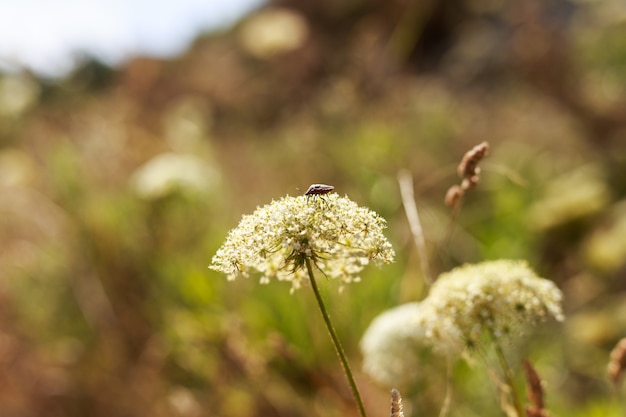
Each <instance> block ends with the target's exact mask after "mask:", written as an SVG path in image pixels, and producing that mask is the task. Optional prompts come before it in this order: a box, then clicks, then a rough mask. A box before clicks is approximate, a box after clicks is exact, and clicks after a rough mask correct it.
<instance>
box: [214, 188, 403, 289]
mask: <svg viewBox="0 0 626 417" xmlns="http://www.w3.org/2000/svg"><path fill="white" fill-rule="evenodd" d="M385 227H386V222H385V220H384V219H383V218H382V217H380V216H379V215H378V214H376V213H374V212H373V211H371V210H369V209H367V208H365V207H359V206H358V205H357V204H356V203H355V202H353V201H351V200H350V199H348V198H346V197H340V196H339V195H337V194H336V193H333V194H328V195H325V196H323V197H321V196H298V197H290V196H287V197H283V198H282V199H280V200H278V201H273V202H272V203H270V204H268V205H265V206H263V207H260V208H257V210H256V211H255V212H254V213H253V214H251V215H246V216H244V217H243V218H242V219H241V222H240V223H239V225H238V226H237V227H236V228H235V229H233V230H231V231H230V233H229V234H228V236H227V238H226V242H225V243H224V244H223V245H222V247H221V248H220V249H219V250H218V251H217V253H216V255H215V256H214V257H213V261H212V264H211V265H210V266H209V267H210V268H211V269H214V270H216V271H219V272H223V273H225V274H227V275H228V278H229V279H230V280H232V279H235V278H236V277H237V276H244V277H247V276H249V275H250V274H251V273H259V274H260V275H261V282H262V283H268V282H269V281H270V280H271V279H273V278H275V279H277V280H279V281H291V283H292V290H294V289H297V288H299V287H300V286H301V284H302V281H303V280H307V279H308V274H307V271H306V268H304V266H305V262H306V260H309V261H311V262H312V263H314V265H315V266H317V268H319V269H320V270H321V271H322V272H323V273H324V274H325V275H326V276H327V277H329V278H337V279H340V280H341V281H342V282H343V283H349V282H353V281H358V280H359V276H358V274H359V273H360V272H361V270H362V269H363V268H364V267H365V266H366V265H367V264H368V263H369V262H370V261H374V262H378V263H390V262H392V261H393V257H394V255H395V254H394V251H393V249H392V247H391V244H390V243H389V242H388V241H387V239H386V238H385V236H384V235H383V230H384V229H385Z"/></svg>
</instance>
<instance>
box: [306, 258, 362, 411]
mask: <svg viewBox="0 0 626 417" xmlns="http://www.w3.org/2000/svg"><path fill="white" fill-rule="evenodd" d="M305 263H306V270H307V272H308V273H309V278H310V279H311V287H313V293H314V294H315V298H316V300H317V305H318V307H319V308H320V312H321V313H322V317H324V323H326V328H327V329H328V333H329V334H330V338H331V339H332V341H333V345H334V346H335V351H336V352H337V356H339V360H340V361H341V365H342V367H343V372H344V373H345V374H346V378H348V383H349V384H350V389H351V390H352V395H353V396H354V399H355V401H356V403H357V406H358V407H359V413H360V414H361V417H367V416H366V414H365V407H364V406H363V400H361V394H359V389H358V388H357V386H356V382H355V381H354V376H353V375H352V371H351V370H350V365H349V364H348V359H347V358H346V353H345V352H344V351H343V347H341V343H340V342H339V338H338V337H337V333H336V332H335V329H334V327H333V324H332V322H331V321H330V316H329V315H328V311H326V306H325V305H324V300H323V299H322V295H321V294H320V290H319V288H318V287H317V283H316V282H315V277H314V276H313V268H311V261H310V260H309V258H306V259H305Z"/></svg>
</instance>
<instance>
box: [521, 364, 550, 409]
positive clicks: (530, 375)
mask: <svg viewBox="0 0 626 417" xmlns="http://www.w3.org/2000/svg"><path fill="white" fill-rule="evenodd" d="M524 371H525V374H526V383H527V384H528V394H527V395H528V401H530V405H527V406H526V415H527V416H528V417H547V415H548V414H547V413H546V411H545V409H544V407H545V402H544V392H543V387H542V386H541V378H539V374H538V373H537V371H536V370H535V368H533V366H532V365H531V363H530V362H529V361H527V360H525V361H524Z"/></svg>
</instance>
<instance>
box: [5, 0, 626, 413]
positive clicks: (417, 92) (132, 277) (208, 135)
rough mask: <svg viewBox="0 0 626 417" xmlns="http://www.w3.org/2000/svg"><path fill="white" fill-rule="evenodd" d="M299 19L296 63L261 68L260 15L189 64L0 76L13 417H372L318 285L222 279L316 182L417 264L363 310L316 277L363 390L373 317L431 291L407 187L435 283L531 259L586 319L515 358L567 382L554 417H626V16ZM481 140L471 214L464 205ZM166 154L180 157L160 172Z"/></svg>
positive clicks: (488, 401)
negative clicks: (322, 307) (242, 225)
mask: <svg viewBox="0 0 626 417" xmlns="http://www.w3.org/2000/svg"><path fill="white" fill-rule="evenodd" d="M282 4H283V6H284V7H285V8H286V10H289V13H291V14H292V15H295V16H298V17H299V18H298V19H296V20H292V21H289V20H288V19H287V20H286V21H287V22H288V24H287V26H286V27H284V28H283V27H281V26H280V25H279V23H280V22H278V23H276V22H274V23H271V22H272V21H271V20H270V23H267V24H270V25H272V24H274V25H277V26H276V28H277V30H279V31H280V30H283V31H286V35H284V36H287V37H289V33H290V32H289V30H291V29H289V28H290V26H289V25H292V24H296V25H297V24H300V25H306V27H305V29H306V31H305V33H306V37H304V38H302V41H301V43H299V44H296V45H295V46H294V45H291V44H289V43H287V44H280V42H279V46H276V45H275V44H271V45H270V46H269V47H268V46H267V45H265V46H264V45H261V46H260V48H261V49H258V48H259V46H258V45H257V46H255V47H254V48H256V49H249V48H251V47H250V46H249V44H247V43H246V42H249V40H247V41H246V42H242V41H241V37H240V33H241V32H242V30H244V29H243V28H245V27H246V25H247V24H248V23H249V22H250V21H251V19H253V18H254V17H255V16H256V15H258V14H260V13H261V12H255V13H253V14H252V16H251V17H248V18H246V19H244V20H243V21H242V22H241V23H240V24H238V25H237V26H236V27H234V28H233V29H232V30H229V31H226V32H224V33H220V34H210V35H205V36H203V37H201V38H199V39H198V40H197V41H196V42H195V44H194V45H193V46H192V47H191V48H190V50H189V51H188V52H187V53H186V54H184V55H183V56H180V57H178V58H176V59H173V60H171V61H160V60H156V59H150V58H136V59H134V60H132V61H130V62H129V63H128V64H127V65H125V67H124V68H120V69H106V68H104V67H102V65H97V63H87V64H85V67H84V69H83V70H79V71H77V72H76V73H75V74H71V75H69V76H68V77H67V79H65V80H59V81H58V82H51V81H49V80H38V79H36V78H34V77H33V76H32V75H29V74H26V73H24V74H4V75H2V76H1V77H0V80H1V81H2V82H1V83H0V145H1V146H2V148H1V149H0V191H1V193H2V195H1V197H0V248H1V250H0V415H3V416H4V415H6V416H16V417H29V416H44V415H45V416H68V417H72V416H107V417H115V416H145V415H151V416H205V415H206V416H213V415H216V416H217V415H219V416H270V415H271V416H274V415H275V416H279V415H280V416H286V415H288V416H304V415H306V416H318V415H319V416H321V415H324V416H346V415H356V409H355V408H354V405H353V403H352V400H351V397H350V393H349V390H348V387H347V386H346V384H345V382H344V380H343V377H342V374H341V370H340V367H339V364H338V362H337V359H336V357H335V353H334V351H333V350H332V346H331V344H330V343H329V341H328V340H327V335H326V333H325V330H324V327H323V323H322V321H321V317H320V315H319V313H318V311H317V307H316V305H315V303H314V300H313V297H312V294H311V293H310V291H309V289H308V288H304V289H302V290H300V291H298V292H297V293H295V294H293V295H290V294H289V284H288V283H272V284H271V285H267V286H262V285H259V284H258V282H256V280H255V279H253V278H252V279H249V280H238V281H235V282H231V283H228V282H226V280H225V277H223V276H220V275H219V274H217V273H214V272H212V271H210V270H208V269H207V268H206V267H207V265H208V264H209V263H210V260H211V257H212V255H213V254H214V253H215V250H216V249H217V248H218V247H219V246H220V245H221V243H222V241H223V239H224V237H225V236H226V233H227V232H228V230H229V229H231V228H232V227H234V226H236V224H237V222H238V221H239V219H240V217H241V215H243V214H246V213H250V212H252V211H253V209H254V208H255V207H256V206H257V205H261V204H265V203H268V202H270V201H271V200H272V199H276V198H279V197H281V196H283V195H286V194H291V195H294V194H300V193H302V192H304V190H306V188H307V187H308V186H309V184H310V183H316V182H322V183H328V184H333V185H334V186H335V187H336V190H337V191H338V192H339V193H340V194H344V193H345V194H348V195H349V196H350V198H352V199H353V200H355V201H357V202H358V203H359V204H361V205H366V206H368V207H370V208H371V209H373V210H375V211H377V212H378V213H380V214H381V215H382V216H383V217H385V218H386V219H387V220H388V222H389V229H388V236H389V238H390V240H391V241H392V243H393V244H394V247H395V249H396V252H397V254H398V257H397V262H396V263H395V264H393V265H391V266H387V267H384V268H380V269H377V268H374V267H372V268H370V269H368V270H366V272H365V273H364V274H363V277H362V278H363V279H362V282H361V283H359V284H355V285H351V286H349V287H348V288H346V289H345V290H344V291H343V292H341V293H339V292H338V291H337V288H336V286H335V285H334V284H333V283H332V282H326V281H325V280H323V279H321V280H320V283H322V287H323V291H324V294H325V297H326V299H327V300H328V306H329V310H330V314H331V316H332V317H333V319H334V320H335V326H336V329H337V331H338V333H339V335H340V337H341V338H342V340H343V343H344V347H345V348H346V350H347V352H348V354H349V356H350V357H351V358H352V361H353V364H354V366H355V368H356V369H358V367H359V350H358V342H359V339H360V337H361V335H362V333H363V331H364V329H365V328H366V327H367V325H368V324H369V323H370V321H371V319H372V318H373V317H375V316H376V315H377V314H379V313H380V312H382V311H383V310H385V309H387V308H390V307H392V306H395V305H397V304H399V303H401V302H406V301H413V300H420V299H421V298H423V297H424V295H425V293H426V291H427V287H426V286H425V284H424V281H423V278H424V277H423V276H422V275H421V269H420V268H419V262H420V260H419V259H418V258H417V254H416V251H415V248H414V246H413V243H412V238H411V235H410V232H409V229H408V225H407V222H406V220H405V217H404V212H403V208H402V204H401V199H400V195H399V191H398V187H397V182H396V175H397V173H398V171H400V170H402V169H408V170H410V171H411V172H412V174H413V177H414V181H415V194H416V200H417V206H418V210H419V212H420V216H421V220H422V223H423V228H424V234H425V236H426V239H427V246H428V250H429V255H430V258H429V260H428V262H429V264H430V266H431V268H432V269H433V270H434V271H435V272H436V273H439V272H443V271H446V270H448V269H450V268H451V267H453V266H456V265H458V264H460V263H463V262H475V261H480V260H484V259H497V258H501V257H504V258H524V259H528V260H529V261H530V262H531V264H532V265H533V266H534V267H535V268H536V269H537V270H538V271H539V272H540V274H542V275H543V276H545V277H547V278H550V279H553V280H554V281H555V282H556V283H557V284H558V285H559V286H560V287H561V288H562V289H563V291H564V293H565V305H566V316H567V317H568V320H567V321H566V324H565V325H564V326H557V325H552V326H548V327H547V330H546V329H538V331H537V333H536V334H533V335H529V340H528V341H527V344H525V345H524V346H520V347H511V351H512V355H513V358H512V359H513V360H518V361H519V360H521V359H522V358H524V357H529V358H530V360H531V361H532V362H533V363H535V364H536V368H537V369H538V371H539V373H540V375H541V376H542V377H543V378H544V379H545V380H546V381H547V384H546V391H547V401H548V408H549V409H550V410H551V411H553V412H554V414H555V415H568V416H595V415H598V416H600V415H601V416H621V415H623V414H624V411H623V407H624V395H625V394H624V388H617V389H612V388H611V386H610V384H609V382H608V379H607V377H606V375H605V368H606V363H607V361H608V354H609V351H610V349H611V348H612V346H613V345H614V344H615V342H616V341H617V340H618V339H619V338H621V337H624V335H626V322H624V320H621V319H620V317H623V316H624V315H623V313H624V311H623V305H624V300H625V299H626V276H625V272H626V249H625V248H626V244H625V243H624V240H625V239H626V237H625V235H624V234H623V233H611V231H613V230H616V228H619V229H618V230H621V229H623V223H624V216H625V214H624V210H623V206H624V202H623V201H624V198H625V194H626V181H624V178H626V176H625V175H624V173H625V172H626V170H625V169H624V167H625V166H626V164H625V163H626V152H625V150H626V148H625V147H624V146H623V143H624V132H626V109H625V108H624V105H623V103H624V98H625V97H626V91H625V90H624V82H623V81H624V78H623V76H624V74H625V72H624V71H623V69H624V65H625V62H626V60H625V57H626V55H625V49H624V42H623V39H624V35H625V33H626V32H625V31H626V28H625V26H624V15H623V13H622V14H621V15H619V14H616V13H611V12H610V10H613V9H611V7H615V8H618V5H619V1H618V0H607V1H605V2H569V1H565V0H559V1H553V2H548V3H547V4H544V3H542V2H535V1H530V2H519V3H516V2H491V1H474V0H473V1H460V0H449V1H442V2H425V3H424V7H423V8H418V7H415V8H412V9H411V13H408V14H406V16H405V18H402V17H401V16H403V15H405V12H406V10H405V7H406V5H405V2H401V1H393V2H389V3H387V2H383V1H365V2H347V1H341V2H314V1H305V2H290V1H286V2H282ZM340 6H341V7H340ZM620 16H621V17H620ZM281 22H282V21H281ZM294 22H295V23H294ZM298 22H299V23H298ZM298 30H302V28H300V29H298ZM398 33H404V34H405V35H406V34H408V35H406V36H400V35H399V34H398ZM409 35H410V36H409ZM279 38H280V37H279ZM253 39H254V37H253ZM400 39H402V42H403V43H402V44H401V45H400V44H394V42H400ZM258 40H259V42H260V41H261V40H262V37H261V36H259V37H258ZM407 42H408V43H407ZM285 45H286V46H285ZM290 45H291V46H290ZM247 48H248V49H247ZM263 48H269V49H263ZM281 48H282V49H281ZM258 51H265V52H258ZM267 51H269V52H267ZM259 54H261V55H259ZM90 68H91V70H90ZM94 68H95V69H97V71H94V70H93V69H94ZM483 140H486V141H488V142H489V143H490V145H491V151H490V155H489V156H488V158H487V159H486V160H485V161H484V165H482V168H483V172H482V177H481V183H480V184H479V186H478V188H476V189H475V190H472V192H471V193H469V194H468V195H467V197H466V199H465V200H464V202H463V205H462V209H461V211H460V213H459V215H458V216H456V217H455V216H454V215H453V214H452V211H451V210H450V209H449V208H447V207H445V206H444V205H443V197H444V195H445V192H446V190H447V188H448V187H449V186H451V185H452V184H454V183H456V182H457V180H458V178H457V177H456V164H458V162H459V161H460V158H461V157H462V155H463V154H464V152H465V151H466V150H468V149H470V148H471V147H472V146H474V145H475V144H477V143H479V142H481V141H483ZM166 153H167V154H174V155H178V157H180V160H181V161H183V162H182V163H180V162H176V163H180V165H176V167H177V168H175V169H174V168H171V169H170V168H167V167H162V168H160V169H157V170H156V172H149V171H147V170H148V168H147V165H146V163H148V162H149V161H151V160H153V159H154V158H156V157H158V156H159V155H163V154H166ZM189 158H193V160H194V161H196V162H194V163H185V162H184V161H189V160H190V159H189ZM198 161H200V163H199V166H201V167H203V168H201V169H199V170H188V169H186V168H181V166H182V167H188V166H190V165H194V166H195V164H196V163H197V162H198ZM581 167H593V169H591V170H586V171H585V170H581V169H580V168H581ZM142 170H145V171H144V172H143V175H148V178H149V179H150V180H149V181H148V182H147V183H143V185H141V184H140V183H139V182H137V181H135V180H134V179H136V178H137V176H138V175H140V173H141V172H142ZM563 179H569V180H570V181H569V182H567V181H566V182H563ZM150 181H152V182H150ZM590 183H591V185H589V184H590ZM146 184H148V185H146ZM142 187H144V188H142ZM558 187H564V188H563V189H559V188H558ZM589 187H592V192H588V190H590V188H589ZM594 187H595V188H594ZM585 190H587V191H585ZM594 190H595V191H594ZM598 190H599V191H598ZM583 191H584V192H583ZM565 196H567V197H568V198H565ZM450 228H452V229H450ZM450 232H451V234H450ZM448 236H450V238H449V239H448ZM607 240H608V241H610V242H611V243H609V244H608V246H607V244H606V241H607ZM603 245H604V246H603ZM607 247H608V248H610V249H611V251H608V249H606V248H607ZM603 248H604V249H603ZM435 365H437V366H439V368H437V367H435V368H434V369H439V372H445V371H444V370H443V369H444V367H441V365H442V364H435ZM425 371H428V370H425ZM431 371H432V370H431ZM454 374H455V376H456V379H457V380H459V381H463V383H462V384H460V385H459V386H456V387H455V393H454V394H453V404H452V408H451V413H450V415H451V416H473V415H476V416H478V415H481V416H484V415H500V414H499V413H501V412H500V411H499V404H498V398H497V391H496V388H495V387H494V385H493V383H492V382H491V381H492V380H491V379H490V377H489V375H487V374H486V372H485V370H484V368H482V367H481V366H479V364H466V363H458V364H456V365H455V367H454ZM357 380H358V383H359V385H360V388H361V389H362V391H363V396H364V399H365V402H366V407H367V408H368V410H369V412H370V414H371V415H381V414H385V413H387V412H388V389H389V388H390V387H377V386H375V385H374V384H373V383H372V382H371V381H369V380H368V379H367V377H365V376H364V375H362V374H358V375H357ZM432 380H433V384H432V385H431V386H426V387H424V386H420V387H415V390H414V392H412V393H405V401H406V403H407V415H410V411H408V410H413V412H414V413H413V415H436V414H437V413H438V411H439V407H440V404H441V402H442V401H443V398H444V395H445V389H446V383H445V378H444V377H442V375H441V374H439V375H433V378H432ZM520 382H521V381H520ZM409 394H415V395H414V397H412V396H410V395H409ZM411 398H415V401H414V402H412V400H411ZM618 398H621V407H620V405H619V404H620V400H618Z"/></svg>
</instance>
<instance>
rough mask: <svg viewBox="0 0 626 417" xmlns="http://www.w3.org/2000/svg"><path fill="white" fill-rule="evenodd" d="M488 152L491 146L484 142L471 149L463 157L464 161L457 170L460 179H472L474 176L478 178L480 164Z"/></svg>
mask: <svg viewBox="0 0 626 417" xmlns="http://www.w3.org/2000/svg"><path fill="white" fill-rule="evenodd" d="M488 150H489V144H488V143H487V142H483V143H481V144H479V145H476V146H474V147H473V148H472V149H470V150H469V151H468V152H467V153H466V154H465V155H464V156H463V159H462V160H461V163H460V164H459V166H458V168H457V172H458V173H459V177H461V178H471V177H473V176H478V174H479V173H480V168H478V163H479V162H480V161H481V160H482V159H483V158H484V157H485V155H487V151H488Z"/></svg>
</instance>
